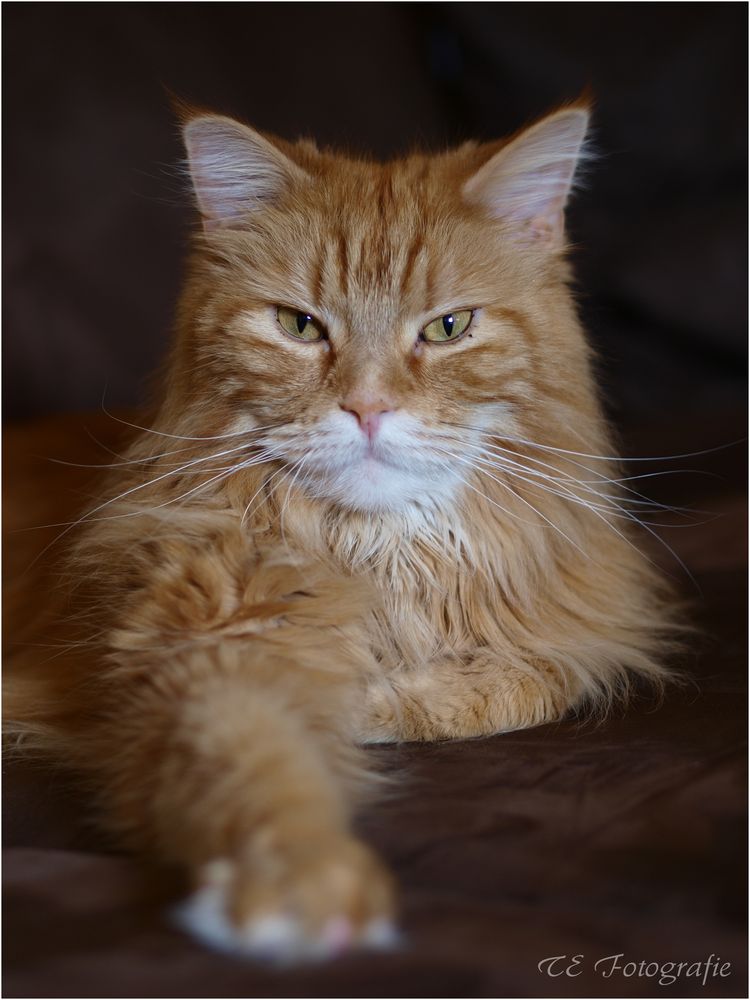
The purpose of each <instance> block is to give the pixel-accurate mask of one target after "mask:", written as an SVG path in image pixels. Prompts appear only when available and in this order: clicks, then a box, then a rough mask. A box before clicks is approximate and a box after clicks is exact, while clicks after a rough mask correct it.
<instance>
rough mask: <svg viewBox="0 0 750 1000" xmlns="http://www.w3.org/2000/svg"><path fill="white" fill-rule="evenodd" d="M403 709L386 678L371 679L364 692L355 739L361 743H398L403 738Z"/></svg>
mask: <svg viewBox="0 0 750 1000" xmlns="http://www.w3.org/2000/svg"><path fill="white" fill-rule="evenodd" d="M401 716H402V709H401V705H400V703H399V698H398V695H397V694H396V691H395V690H394V688H393V687H392V686H391V685H390V684H389V683H388V682H387V681H385V680H381V679H378V680H376V681H371V682H370V683H369V684H368V685H367V688H366V689H365V692H364V697H363V699H362V706H361V715H360V718H359V724H358V726H357V730H356V733H355V739H356V741H357V742H358V743H361V744H365V745H366V744H373V743H397V742H398V741H399V740H401V739H403V733H402V728H401V724H400V723H401Z"/></svg>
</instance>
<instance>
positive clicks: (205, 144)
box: [183, 115, 306, 229]
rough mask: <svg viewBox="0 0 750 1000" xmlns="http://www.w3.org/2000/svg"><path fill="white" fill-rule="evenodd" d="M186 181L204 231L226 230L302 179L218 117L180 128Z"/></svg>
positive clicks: (263, 144) (242, 128) (247, 132)
mask: <svg viewBox="0 0 750 1000" xmlns="http://www.w3.org/2000/svg"><path fill="white" fill-rule="evenodd" d="M183 138H184V141H185V149H186V150H187V156H188V164H189V167H190V175H191V177H192V181H193V188H194V190H195V197H196V199H197V202H198V208H199V210H200V213H201V215H202V216H203V224H204V226H205V227H206V228H207V229H215V228H220V227H225V228H230V227H231V226H233V225H236V224H237V223H239V222H241V220H242V219H243V218H245V217H246V216H247V215H249V214H250V213H252V212H253V211H255V210H257V209H258V208H259V207H260V206H261V205H262V204H263V203H264V202H270V201H273V200H274V199H275V198H277V197H279V196H280V195H281V194H282V193H283V191H284V190H285V189H286V188H287V187H288V186H289V185H290V184H291V183H292V182H293V181H294V180H300V179H303V178H304V177H306V174H305V173H304V171H303V170H302V169H301V168H300V167H298V166H297V165H296V164H295V163H293V162H292V161H291V160H290V159H288V158H287V157H286V156H285V155H284V154H283V153H282V152H281V151H280V150H279V149H277V148H276V146H274V145H273V143H271V142H269V140H268V139H266V138H264V136H262V135H260V134H259V133H258V132H255V131H254V130H253V129H251V128H248V127H247V126H246V125H241V124H240V123H239V122H236V121H234V120H233V119H232V118H225V117H223V116H220V115H199V116H198V117H195V118H191V119H190V120H189V121H188V122H186V124H185V125H184V126H183Z"/></svg>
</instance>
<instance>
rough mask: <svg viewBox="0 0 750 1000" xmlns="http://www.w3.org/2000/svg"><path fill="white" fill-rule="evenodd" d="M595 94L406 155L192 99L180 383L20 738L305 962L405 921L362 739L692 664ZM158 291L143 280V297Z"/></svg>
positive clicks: (101, 527)
mask: <svg viewBox="0 0 750 1000" xmlns="http://www.w3.org/2000/svg"><path fill="white" fill-rule="evenodd" d="M588 122H589V109H588V107H587V106H586V104H585V103H582V102H578V103H574V104H570V105H567V106H564V107H563V108H561V109H558V110H556V111H554V112H552V113H550V114H548V115H547V116H546V117H544V118H542V119H541V120H539V121H537V122H536V123H535V124H533V125H531V126H530V127H528V128H526V129H523V130H521V131H520V132H518V133H517V134H516V135H514V136H512V137H511V138H509V139H505V140H502V141H498V142H492V143H484V144H479V143H474V142H468V143H465V144H464V145H462V146H460V147H459V148H457V149H453V150H450V151H448V152H444V153H440V154H437V155H427V154H424V155H422V154H414V155H410V156H407V157H405V158H402V159H398V160H395V161H393V162H388V163H384V164H381V163H375V162H370V161H369V160H365V159H352V158H348V157H344V156H341V155H338V154H336V153H334V152H330V151H327V150H319V149H318V148H317V147H316V146H315V145H314V144H313V143H312V142H310V141H307V140H305V141H299V142H297V143H290V142H287V141H283V140H281V139H278V138H275V137H272V136H270V135H265V134H261V133H260V132H257V131H255V130H253V129H252V128H250V127H248V126H246V125H244V124H241V123H239V122H237V121H235V120H233V119H230V118H228V117H225V116H222V115H218V114H213V113H207V112H195V113H190V114H187V115H186V116H185V120H184V122H183V132H184V141H185V147H186V150H187V162H188V167H189V173H190V177H191V180H192V186H193V190H194V194H195V199H196V203H197V209H198V213H199V216H200V228H197V231H196V233H195V237H194V241H193V247H192V255H191V258H190V262H189V268H188V274H187V279H186V282H185V288H184V292H183V295H182V298H181V300H180V303H179V306H178V310H177V319H176V332H175V333H176V335H175V338H174V345H173V348H172V353H171V356H170V358H169V362H168V366H167V371H166V378H165V382H164V388H163V394H162V397H161V402H160V405H159V408H158V412H157V415H156V417H155V419H154V421H153V423H152V425H151V426H150V427H145V426H144V427H136V430H137V434H136V436H135V438H134V440H133V441H132V443H131V445H130V447H129V450H128V452H127V454H126V455H125V456H124V457H122V458H121V459H118V460H117V461H113V462H112V463H110V464H111V465H112V470H111V472H110V477H111V479H110V482H109V485H108V488H107V490H105V492H104V494H103V496H104V499H103V500H102V501H101V503H99V504H97V505H96V506H95V507H94V508H93V509H91V510H89V511H88V512H87V514H86V515H84V517H83V518H82V519H81V520H80V522H78V523H77V524H76V525H75V527H76V528H78V527H80V528H81V529H82V534H81V537H80V539H79V540H78V541H77V542H76V543H75V545H74V547H73V552H72V555H71V557H70V560H69V564H68V575H69V578H70V580H71V581H72V585H71V587H70V590H69V592H68V594H67V596H66V598H65V600H66V602H67V604H66V608H65V620H66V622H67V625H66V627H67V629H68V641H69V646H68V647H67V652H65V654H64V655H62V656H61V657H59V658H57V659H56V661H55V663H54V664H52V665H46V666H45V667H44V668H42V667H41V666H37V667H36V668H32V667H29V668H28V670H26V672H25V673H23V672H16V674H15V676H17V677H19V678H20V679H19V681H18V685H19V686H18V687H17V688H16V689H15V690H14V688H13V675H12V676H11V684H10V689H9V691H10V693H9V695H8V698H9V701H8V706H9V707H8V714H10V715H12V716H14V717H15V718H16V720H17V722H16V726H17V728H18V730H19V732H20V733H21V737H22V739H25V740H26V742H27V743H29V744H30V745H31V744H34V742H35V741H36V742H37V743H39V744H41V745H45V746H47V747H48V748H51V752H54V753H56V754H57V756H58V757H59V758H60V759H62V760H64V761H65V762H67V763H68V764H70V765H71V766H73V767H75V768H77V769H79V770H80V771H82V772H84V773H85V774H86V775H88V777H89V778H90V779H91V782H92V786H93V787H94V789H95V792H96V796H97V802H98V807H99V810H100V813H101V816H102V823H103V824H105V825H106V826H107V828H108V829H109V830H110V831H112V832H113V833H114V834H115V835H116V836H117V837H118V838H119V840H120V842H121V843H123V844H125V845H130V846H131V847H133V848H134V849H137V850H141V851H146V852H149V853H150V854H151V855H153V856H155V857H157V858H160V859H162V860H163V861H166V862H169V863H172V864H177V865H180V866H182V868H183V869H184V870H185V871H186V872H187V873H189V877H190V878H191V880H192V890H191V895H189V896H188V898H187V899H186V900H185V901H184V903H183V904H182V906H181V907H180V909H179V911H178V913H179V920H180V921H181V923H182V926H184V927H186V928H187V929H188V930H190V931H191V932H192V933H194V934H195V935H196V936H197V937H198V938H199V939H201V940H203V941H205V942H207V943H209V944H212V945H214V946H216V947H219V948H223V949H227V950H231V951H235V952H238V953H244V954H248V955H258V956H270V957H275V958H281V959H285V960H295V959H300V960H301V959H306V958H310V957H317V956H326V955H332V954H336V953H339V952H341V951H344V950H346V949H348V948H352V947H357V946H362V945H364V946H367V945H371V946H382V945H387V944H388V943H389V942H391V941H392V940H393V939H394V933H395V932H394V926H395V913H396V905H395V899H396V893H395V888H394V883H393V879H392V877H391V875H390V874H389V873H388V872H387V870H386V869H385V867H384V866H383V864H382V863H381V862H380V861H379V859H378V858H376V857H375V855H374V854H373V853H372V851H371V850H370V848H369V847H367V846H366V845H365V844H364V843H362V842H361V841H360V840H358V839H357V838H356V837H355V836H354V835H353V833H352V826H351V824H352V817H353V815H354V813H355V811H356V809H357V808H358V806H359V805H360V804H361V802H362V801H363V800H364V799H365V798H366V797H367V796H368V795H369V794H370V793H371V791H372V789H373V788H374V787H376V786H377V776H375V775H373V774H372V773H371V767H370V766H369V765H368V758H367V753H366V750H365V749H363V747H364V746H366V745H367V744H371V743H382V742H394V741H409V740H443V739H465V738H471V737H480V736H486V735H490V734H498V733H503V732H507V731H510V730H516V729H519V728H522V727H528V726H536V725H539V724H541V723H545V722H551V721H554V720H558V719H561V718H563V717H564V716H565V715H566V714H567V713H570V712H574V713H575V712H577V713H583V712H599V713H601V712H604V711H606V709H607V707H608V706H609V705H611V704H612V703H613V701H615V700H616V699H622V698H624V697H625V696H626V695H627V693H628V691H629V689H630V687H631V680H632V678H638V677H640V678H643V679H645V680H646V681H648V682H650V683H651V684H653V685H655V686H656V687H657V688H658V687H660V686H662V685H663V684H664V682H665V681H666V680H667V679H668V678H669V672H668V669H667V668H666V666H665V665H664V654H665V652H666V650H667V649H668V648H669V643H670V639H669V636H670V634H671V630H672V627H673V626H672V622H673V612H672V602H671V597H670V594H669V592H668V590H667V588H666V587H665V585H664V583H663V581H662V579H661V577H660V574H659V573H658V572H657V571H656V570H655V568H654V566H653V564H652V563H651V562H650V561H649V560H648V558H647V557H646V556H645V555H643V554H642V553H641V551H640V549H639V546H638V545H637V544H636V543H635V541H634V538H635V537H636V536H635V531H636V528H635V521H636V515H637V512H638V509H639V508H638V504H639V503H640V502H641V501H640V500H639V499H638V496H637V495H636V494H635V492H634V491H633V490H632V489H631V488H629V487H628V486H626V485H625V483H624V480H623V479H622V477H621V474H620V472H619V471H618V465H617V461H616V458H614V457H613V456H614V455H615V450H614V447H613V444H612V441H611V437H610V433H609V431H608V428H607V425H606V423H605V420H604V418H603V415H602V408H601V405H600V402H599V400H598V396H597V392H596V389H595V386H594V382H593V377H592V371H591V354H590V349H589V347H588V346H587V342H586V339H585V336H584V333H583V331H582V329H581V325H580V322H579V320H578V317H577V314H576V307H575V303H574V300H573V296H572V293H571V290H570V283H571V270H570V267H569V264H568V261H567V254H566V251H567V243H566V237H565V226H564V214H565V207H566V203H567V201H568V198H569V195H570V193H571V190H572V188H573V184H574V180H575V177H576V170H577V167H578V164H579V162H580V160H581V157H582V155H583V154H584V151H585V139H586V133H587V128H588ZM136 293H137V290H134V294H136Z"/></svg>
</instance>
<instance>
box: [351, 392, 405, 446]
mask: <svg viewBox="0 0 750 1000" xmlns="http://www.w3.org/2000/svg"><path fill="white" fill-rule="evenodd" d="M339 406H340V407H341V409H342V410H344V412H345V413H351V415H352V416H353V417H354V418H355V419H356V420H357V422H358V423H359V426H360V427H361V428H362V430H363V431H364V433H365V434H366V435H367V436H368V438H369V439H370V440H371V441H373V440H374V438H375V435H376V434H377V433H378V431H379V429H380V425H381V423H382V421H383V417H384V416H385V415H386V413H390V412H391V411H392V410H394V409H395V406H394V404H393V403H392V402H391V401H390V400H388V399H386V398H385V396H369V395H358V396H348V397H347V398H346V399H345V400H344V401H343V402H342V403H339Z"/></svg>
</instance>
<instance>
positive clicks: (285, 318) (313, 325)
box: [276, 306, 326, 343]
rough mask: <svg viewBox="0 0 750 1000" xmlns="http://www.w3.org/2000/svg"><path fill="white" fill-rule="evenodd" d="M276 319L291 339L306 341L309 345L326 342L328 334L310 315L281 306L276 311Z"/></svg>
mask: <svg viewBox="0 0 750 1000" xmlns="http://www.w3.org/2000/svg"><path fill="white" fill-rule="evenodd" d="M276 318H277V319H278V321H279V326H280V327H281V329H282V330H284V331H285V333H288V334H289V336H290V337H294V339H295V340H305V341H307V342H308V343H311V342H313V341H316V340H325V335H326V334H325V330H324V329H323V326H322V324H321V323H319V322H318V320H316V319H315V317H314V316H311V315H310V314H309V313H305V312H300V311H299V310H297V309H289V308H288V307H287V306H279V307H278V309H277V310H276Z"/></svg>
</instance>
